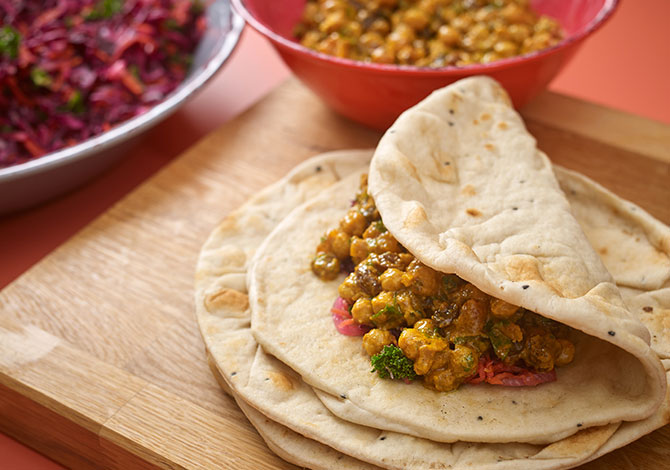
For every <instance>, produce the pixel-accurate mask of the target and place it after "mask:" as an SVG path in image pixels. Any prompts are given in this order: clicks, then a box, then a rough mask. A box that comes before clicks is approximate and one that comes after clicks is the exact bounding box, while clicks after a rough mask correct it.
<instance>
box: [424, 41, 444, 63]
mask: <svg viewBox="0 0 670 470" xmlns="http://www.w3.org/2000/svg"><path fill="white" fill-rule="evenodd" d="M448 53H449V48H448V47H447V46H446V45H445V44H444V43H443V42H442V41H439V40H437V39H432V40H430V41H428V57H429V58H431V59H436V58H438V57H443V56H445V55H447V54H448Z"/></svg>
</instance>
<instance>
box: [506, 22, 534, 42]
mask: <svg viewBox="0 0 670 470" xmlns="http://www.w3.org/2000/svg"><path fill="white" fill-rule="evenodd" d="M531 33H532V30H531V28H530V26H528V25H525V24H512V25H509V26H508V27H507V34H508V35H509V37H510V39H511V40H512V41H514V42H516V43H517V44H523V42H524V41H525V40H526V39H527V38H529V37H530V35H531Z"/></svg>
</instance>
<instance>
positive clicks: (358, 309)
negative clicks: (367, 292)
mask: <svg viewBox="0 0 670 470" xmlns="http://www.w3.org/2000/svg"><path fill="white" fill-rule="evenodd" d="M373 314H374V312H373V311H372V302H370V299H368V298H365V297H361V298H360V299H358V300H357V301H356V302H354V305H353V306H352V307H351V316H352V317H354V320H356V322H357V323H360V324H361V325H372V321H371V320H370V317H371V316H372V315H373Z"/></svg>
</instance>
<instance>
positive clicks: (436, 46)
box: [295, 0, 564, 67]
mask: <svg viewBox="0 0 670 470" xmlns="http://www.w3.org/2000/svg"><path fill="white" fill-rule="evenodd" d="M295 36H296V38H298V40H299V41H300V43H301V44H302V45H303V46H306V47H308V48H310V49H313V50H316V51H318V52H321V53H324V54H328V55H331V56H336V57H341V58H347V59H353V60H358V61H364V62H373V63H380V64H396V65H414V66H419V67H446V66H465V65H470V64H476V63H483V64H485V63H489V62H493V61H496V60H499V59H505V58H510V57H514V56H519V55H524V54H528V53H531V52H535V51H540V50H543V49H547V48H549V47H551V46H554V45H556V44H558V43H559V42H560V41H561V40H562V39H563V36H564V35H563V32H562V30H561V27H560V25H559V23H558V22H557V21H556V20H554V19H552V18H550V17H548V16H544V15H539V14H537V13H535V12H534V11H533V10H532V9H531V7H530V4H529V1H528V0H309V1H308V2H307V3H306V4H305V7H304V10H303V14H302V17H301V20H300V23H299V24H298V26H297V27H296V28H295Z"/></svg>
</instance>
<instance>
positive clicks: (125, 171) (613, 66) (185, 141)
mask: <svg viewBox="0 0 670 470" xmlns="http://www.w3.org/2000/svg"><path fill="white" fill-rule="evenodd" d="M668 20H670V0H623V1H622V4H621V6H620V7H619V9H618V11H617V12H616V13H615V14H614V16H613V18H612V19H611V20H610V22H609V23H607V24H606V25H605V26H604V27H603V28H602V29H601V30H600V31H598V32H597V33H596V35H595V36H594V37H592V38H590V39H589V40H588V41H587V42H586V43H585V45H584V46H583V48H582V49H581V50H580V51H579V52H578V53H577V55H576V57H575V58H574V59H573V61H572V62H571V63H570V64H569V65H568V66H567V67H566V69H565V70H564V71H563V72H562V73H561V74H560V75H559V76H558V77H557V78H556V80H554V82H553V83H552V84H551V87H550V88H551V89H552V90H553V91H557V92H560V93H565V94H568V95H572V96H576V97H579V98H582V99H585V100H589V101H593V102H596V103H600V104H604V105H606V106H609V107H612V108H617V109H621V110H625V111H628V112H630V113H634V114H638V115H641V116H645V117H648V118H651V119H655V120H658V121H662V122H665V123H668V124H670V78H669V76H670V25H669V24H668ZM288 75H289V71H288V70H287V69H286V68H285V67H284V66H283V64H282V63H281V62H280V60H279V59H278V58H277V56H276V55H275V53H274V51H273V50H272V49H271V47H270V46H269V45H268V44H267V43H265V41H264V40H263V39H262V38H260V37H259V36H258V35H257V34H255V33H254V32H252V31H250V30H248V29H247V30H245V33H244V34H243V37H242V39H241V41H240V43H239V45H238V47H237V50H236V52H235V53H234V55H233V57H232V58H231V60H230V61H229V62H228V63H227V64H226V66H225V67H224V69H223V70H222V71H221V73H220V74H219V75H218V76H217V77H216V79H215V80H213V82H212V83H210V85H209V86H208V87H207V88H206V89H205V90H204V91H203V92H202V93H200V94H199V95H198V96H197V97H195V98H194V99H193V100H192V101H190V102H189V103H188V104H187V105H186V106H184V107H183V108H182V109H181V110H180V111H178V112H177V113H175V114H174V115H173V116H172V117H170V118H169V119H167V120H166V121H165V122H163V123H162V124H160V125H159V126H157V127H156V128H154V129H153V130H151V131H150V132H148V133H147V135H146V137H145V138H144V139H143V140H142V142H140V143H139V144H138V145H137V147H135V148H134V149H133V150H132V151H131V152H129V155H128V157H127V158H126V159H125V160H123V161H122V162H121V163H119V164H118V165H116V166H115V167H113V168H111V169H110V170H109V171H107V172H106V173H105V174H103V175H102V176H100V177H98V178H97V179H95V180H94V181H92V182H90V183H88V184H87V185H85V186H83V187H82V188H80V189H78V190H76V191H73V192H71V193H70V194H67V195H65V196H63V197H60V198H58V199H56V200H54V201H52V202H50V203H47V204H44V205H42V206H40V207H37V208H34V209H31V210H27V211H24V212H21V213H18V214H14V215H10V216H5V217H0V260H1V261H0V288H2V287H4V286H5V285H7V284H8V283H9V282H11V281H12V280H13V279H15V278H16V277H18V276H19V275H20V274H21V273H23V272H24V271H26V270H27V269H28V268H29V267H30V266H31V265H33V264H34V263H36V262H37V261H39V260H40V259H41V258H42V257H43V256H45V255H46V254H48V253H49V252H51V251H52V250H53V249H54V248H56V247H57V246H58V245H60V244H61V243H62V242H64V241H65V240H67V239H68V238H69V237H70V236H72V235H73V234H74V233H75V232H76V231H77V230H79V229H80V228H82V227H83V226H84V225H86V224H87V223H88V222H90V221H91V220H92V219H93V218H94V217H95V216H97V215H98V214H100V213H101V212H103V211H104V210H105V209H107V208H108V207H109V206H110V205H111V204H113V203H114V202H116V201H117V200H119V199H120V198H122V197H123V196H124V195H125V194H127V193H128V192H129V191H130V190H132V189H133V188H134V187H135V186H137V185H138V184H140V183H142V182H143V181H144V180H146V179H147V178H148V177H149V176H151V175H152V174H153V173H155V172H156V171H157V170H158V169H160V168H161V167H162V166H164V165H165V164H167V163H168V162H170V161H171V160H172V159H173V158H175V157H176V156H177V155H179V154H180V153H181V152H182V151H184V150H185V149H186V148H188V147H189V146H190V145H192V144H193V143H195V142H196V141H197V140H198V139H199V138H201V137H203V136H204V135H206V134H207V133H208V132H210V131H212V130H213V129H215V128H216V127H217V126H219V125H220V124H221V123H223V122H225V121H227V120H228V119H230V118H231V117H233V116H235V115H236V114H238V113H240V112H241V111H242V110H243V109H245V108H246V107H248V106H249V105H251V104H252V103H253V102H254V101H256V100H258V99H259V98H260V97H262V96H263V95H264V94H265V93H267V92H268V91H269V90H270V89H272V88H273V87H274V86H276V85H277V84H278V83H280V82H281V81H282V80H283V79H284V78H286V77H287V76H288ZM668 152H670V149H668ZM668 184H670V181H669V182H668ZM60 468H61V467H60V466H59V465H57V464H55V463H53V462H51V461H50V460H48V459H46V458H44V457H42V456H40V455H39V454H37V453H35V452H33V451H31V450H30V449H28V448H26V447H24V446H23V445H21V444H19V443H17V442H15V441H13V440H12V439H10V438H9V437H7V436H5V435H3V434H0V469H3V470H4V469H7V470H55V469H60Z"/></svg>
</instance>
